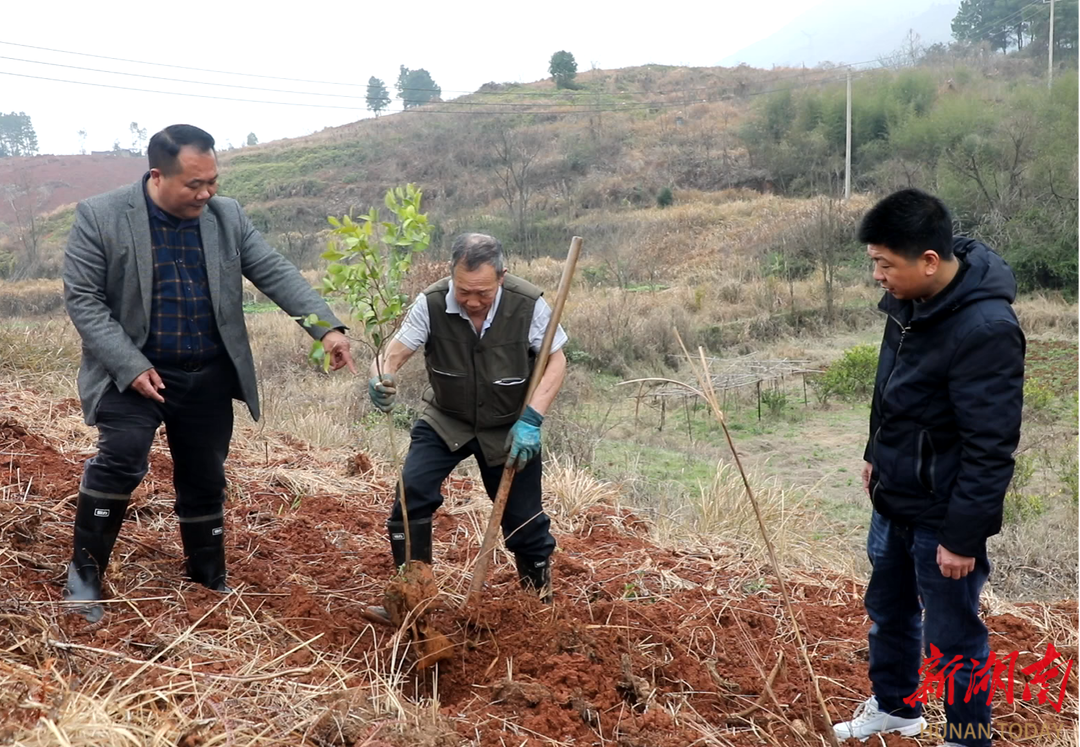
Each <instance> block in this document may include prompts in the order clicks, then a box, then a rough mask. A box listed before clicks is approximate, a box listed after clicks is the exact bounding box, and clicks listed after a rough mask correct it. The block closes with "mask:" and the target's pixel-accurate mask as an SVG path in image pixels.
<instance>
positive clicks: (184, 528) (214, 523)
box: [180, 514, 232, 594]
mask: <svg viewBox="0 0 1080 747" xmlns="http://www.w3.org/2000/svg"><path fill="white" fill-rule="evenodd" d="M180 539H181V540H182V541H183V543H184V556H185V557H186V558H187V574H188V577H189V578H190V579H191V580H192V581H194V582H195V583H197V584H202V585H203V586H205V587H206V588H208V589H212V590H214V591H220V592H222V593H224V594H228V593H229V592H231V591H232V589H230V588H229V587H228V585H227V584H226V583H225V517H224V514H217V515H215V516H202V517H199V518H197V519H180Z"/></svg>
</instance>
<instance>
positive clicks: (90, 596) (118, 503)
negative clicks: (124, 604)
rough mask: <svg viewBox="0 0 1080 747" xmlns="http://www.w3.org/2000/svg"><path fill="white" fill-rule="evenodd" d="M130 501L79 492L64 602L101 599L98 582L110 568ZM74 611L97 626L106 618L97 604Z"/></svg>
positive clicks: (112, 496) (118, 495) (113, 496)
mask: <svg viewBox="0 0 1080 747" xmlns="http://www.w3.org/2000/svg"><path fill="white" fill-rule="evenodd" d="M129 500H130V496H128V495H120V494H111V493H99V492H97V491H87V490H80V491H79V503H78V506H77V508H76V509H75V542H74V550H73V552H72V556H71V563H70V564H69V565H68V574H67V586H65V587H64V599H66V600H68V601H69V602H96V601H98V600H100V599H101V580H102V577H103V576H104V575H105V568H106V567H107V566H108V565H109V556H110V555H112V550H113V546H114V545H115V544H116V538H117V537H118V536H119V535H120V526H121V525H122V524H123V523H124V513H125V511H126V510H127V505H128V502H129ZM75 611H76V612H77V613H78V614H80V615H82V616H83V617H85V618H86V620H87V622H91V623H96V622H97V621H98V620H100V619H101V618H102V617H103V616H104V615H105V608H104V607H102V606H101V605H100V604H89V605H86V606H82V607H77V608H76V609H75Z"/></svg>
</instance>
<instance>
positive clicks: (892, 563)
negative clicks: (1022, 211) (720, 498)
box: [834, 189, 1025, 747]
mask: <svg viewBox="0 0 1080 747" xmlns="http://www.w3.org/2000/svg"><path fill="white" fill-rule="evenodd" d="M859 240H860V242H863V243H865V244H866V245H867V253H868V254H869V255H870V258H871V260H872V261H873V265H874V280H876V281H877V282H878V283H880V284H881V286H882V288H883V289H884V290H885V291H886V293H885V296H884V298H882V300H881V303H880V304H879V308H880V309H881V310H882V311H883V312H885V314H886V315H887V317H888V319H887V321H886V322H885V335H884V339H883V340H882V344H881V353H880V357H879V360H878V371H877V381H876V383H875V386H874V400H873V407H872V410H871V415H870V439H869V442H868V443H867V446H866V452H865V454H864V460H865V462H866V464H865V466H864V468H863V474H862V477H863V487H864V488H865V489H866V491H867V493H868V494H869V496H870V499H871V502H872V503H873V507H874V512H873V516H872V518H871V523H870V532H869V539H868V541H867V554H868V555H869V557H870V562H871V565H872V566H873V570H872V572H871V575H870V583H869V585H868V586H867V589H866V600H865V601H866V611H867V614H868V615H869V616H870V619H871V621H872V622H873V626H872V627H871V629H870V682H871V685H872V688H873V695H872V696H871V697H870V698H869V699H868V700H867V701H866V702H864V703H863V704H861V705H860V706H859V708H858V709H857V710H856V711H855V715H854V717H853V718H852V720H851V721H845V722H843V723H839V724H836V725H835V727H834V729H835V731H836V735H837V736H838V737H839V738H840V739H846V738H850V737H855V738H856V739H860V740H863V741H865V740H866V739H867V738H868V737H870V736H871V735H873V734H876V733H879V732H887V731H897V732H900V733H901V734H904V735H906V736H912V735H916V734H918V733H919V732H920V731H922V730H923V729H924V728H925V727H926V722H925V721H924V720H923V718H922V709H921V705H922V704H921V703H920V702H918V701H917V700H915V699H914V698H912V697H911V696H912V695H914V694H915V693H916V691H917V690H918V689H919V683H920V679H919V668H920V666H921V665H922V663H923V660H922V656H921V653H920V648H921V646H925V652H926V655H927V656H930V651H931V646H934V647H935V648H936V649H937V650H939V651H940V652H941V660H940V661H939V663H938V668H941V667H944V666H945V665H948V664H949V663H950V662H952V661H953V659H954V657H957V656H959V657H960V658H959V659H957V661H958V662H960V663H961V666H960V667H959V668H958V669H957V670H956V672H955V674H954V675H953V683H954V686H953V697H952V703H951V704H949V703H948V702H946V704H945V717H946V727H945V732H944V734H945V738H946V739H947V740H949V741H947V742H946V744H947V745H970V746H971V747H989V745H990V705H989V703H988V702H987V693H986V690H982V691H981V692H976V693H972V695H971V697H970V699H969V702H967V703H965V702H964V698H965V695H966V694H967V693H968V685H969V682H970V681H971V678H972V671H973V666H972V662H971V660H972V659H976V660H978V661H979V662H980V663H981V664H985V663H986V660H987V658H988V656H989V652H990V651H989V643H988V637H987V630H986V626H985V625H984V624H983V622H982V620H980V618H979V594H980V592H981V590H982V587H983V584H984V583H985V582H986V579H987V577H988V576H989V573H990V564H989V561H988V560H987V557H986V540H987V538H988V537H990V536H991V535H994V534H997V532H998V531H999V530H1000V529H1001V515H1002V503H1003V501H1004V498H1005V491H1006V488H1007V487H1008V485H1009V481H1010V480H1011V479H1012V473H1013V457H1012V454H1013V451H1014V450H1015V449H1016V445H1017V442H1018V441H1019V439H1020V411H1021V407H1022V404H1023V387H1024V348H1025V341H1024V335H1023V333H1022V332H1021V331H1020V325H1019V324H1018V322H1017V319H1016V315H1015V314H1014V313H1013V310H1012V306H1011V304H1012V301H1013V299H1014V298H1015V296H1016V281H1015V279H1014V277H1013V274H1012V271H1011V270H1010V269H1009V266H1008V265H1007V264H1006V263H1005V262H1004V260H1002V259H1001V258H1000V257H999V256H998V255H997V254H995V253H993V252H992V251H990V250H989V249H988V248H987V247H986V246H984V245H983V244H981V243H979V242H978V241H974V240H971V239H967V238H963V237H953V235H952V218H951V217H950V215H949V211H948V209H947V208H946V207H945V205H944V204H943V203H942V202H941V200H939V199H937V198H936V197H933V196H931V195H928V194H926V193H924V192H921V191H919V190H915V189H905V190H901V191H899V192H896V193H894V194H892V195H890V196H888V197H886V198H885V199H883V200H882V201H881V202H879V203H878V204H877V205H875V206H874V207H873V208H872V209H871V210H870V212H869V213H867V214H866V216H865V217H864V218H863V221H862V224H861V226H860V227H859ZM953 666H956V665H955V664H954V665H953ZM952 668H953V667H949V669H950V670H951V669H952ZM905 700H906V702H905Z"/></svg>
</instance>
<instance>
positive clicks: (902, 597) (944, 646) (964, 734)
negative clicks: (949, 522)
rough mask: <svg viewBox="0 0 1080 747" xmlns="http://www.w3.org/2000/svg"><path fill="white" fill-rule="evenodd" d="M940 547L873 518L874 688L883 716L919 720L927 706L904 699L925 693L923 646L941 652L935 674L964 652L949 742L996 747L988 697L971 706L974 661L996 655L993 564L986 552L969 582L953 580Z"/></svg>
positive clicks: (869, 605) (869, 607) (869, 545)
mask: <svg viewBox="0 0 1080 747" xmlns="http://www.w3.org/2000/svg"><path fill="white" fill-rule="evenodd" d="M937 548H938V541H937V536H936V534H935V532H934V531H933V530H930V529H922V528H911V527H904V526H900V525H898V524H894V523H893V522H891V521H889V519H887V518H885V517H884V516H882V515H881V514H879V513H877V512H876V511H875V512H874V515H873V517H872V519H871V521H870V536H869V538H868V539H867V542H866V552H867V555H869V557H870V563H871V565H872V566H873V570H872V571H871V573H870V583H869V585H868V586H867V587H866V600H865V601H866V613H867V614H868V615H869V616H870V620H871V621H872V622H873V626H871V628H870V682H871V685H872V686H873V690H874V696H875V697H876V698H877V701H878V707H879V708H880V709H881V710H882V711H884V712H886V713H891V714H893V715H894V716H899V717H901V718H917V717H918V716H920V715H921V714H922V704H921V703H916V704H915V706H914V707H913V706H909V705H907V704H906V703H904V698H907V697H909V696H911V695H912V694H913V693H914V692H915V691H916V690H917V689H918V687H919V684H920V678H919V667H921V666H922V663H923V658H922V652H923V650H924V646H925V653H926V655H927V656H929V652H930V644H934V645H935V646H936V647H937V648H938V649H939V650H940V651H941V654H942V658H941V661H940V662H939V663H938V665H937V667H935V669H940V668H941V667H943V666H945V665H947V664H948V663H949V662H950V661H952V659H953V657H954V656H956V655H957V654H959V655H960V656H962V657H963V658H962V659H961V660H960V661H961V662H963V667H961V668H960V669H957V670H956V674H955V675H954V677H953V683H954V685H953V702H952V705H949V704H948V702H947V700H946V703H945V719H946V727H945V728H946V731H945V733H944V734H943V736H944V737H945V741H949V742H955V743H957V744H962V745H968V746H970V747H990V739H989V738H988V737H989V729H990V706H989V705H988V704H987V702H986V692H985V691H982V692H980V693H973V694H972V696H971V701H970V702H968V703H965V702H964V696H965V694H966V693H967V689H968V683H969V682H970V680H971V674H972V669H973V667H972V663H971V660H972V659H978V661H979V663H980V665H981V664H984V663H985V662H986V659H987V657H988V656H989V652H990V644H989V638H988V635H987V630H986V626H985V625H984V624H983V622H982V620H981V619H980V618H979V593H980V592H981V591H982V587H983V584H984V583H986V579H987V577H988V576H989V575H990V562H989V561H988V560H987V558H986V555H985V553H984V554H983V555H981V556H979V557H976V558H975V569H974V570H973V571H972V572H971V573H969V574H968V575H966V576H964V577H963V578H962V579H951V578H947V577H945V576H943V575H941V571H940V570H939V569H938V565H937ZM924 613H925V614H924ZM958 663H959V662H958ZM953 666H955V665H953ZM950 669H952V667H950ZM946 697H947V691H946ZM969 725H970V727H969Z"/></svg>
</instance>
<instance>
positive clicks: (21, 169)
mask: <svg viewBox="0 0 1080 747" xmlns="http://www.w3.org/2000/svg"><path fill="white" fill-rule="evenodd" d="M147 168H148V167H147V165H146V158H145V157H142V156H139V157H135V156H126V155H125V156H120V155H115V156H114V155H111V154H110V155H99V156H33V157H31V158H0V187H4V186H12V187H15V189H16V190H17V193H18V194H22V193H24V192H27V188H29V190H30V193H31V194H33V195H35V198H36V201H37V204H36V205H35V206H34V212H35V214H38V215H41V214H43V213H48V212H50V211H52V210H55V209H56V208H58V207H60V206H62V205H70V204H72V203H75V202H78V201H79V200H82V199H85V198H87V197H90V196H92V195H96V194H100V193H102V192H108V191H109V190H110V189H116V188H117V187H122V186H124V185H125V184H131V183H133V182H134V181H135V180H137V179H138V178H139V177H140V176H142V175H143V174H144V173H145V172H146V170H147ZM16 206H17V207H18V208H19V209H20V210H26V209H27V208H29V207H30V205H28V204H27V205H23V204H19V203H18V199H16ZM14 222H15V214H14V212H13V211H12V208H11V205H10V204H9V203H8V201H7V200H0V223H8V224H14Z"/></svg>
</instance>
